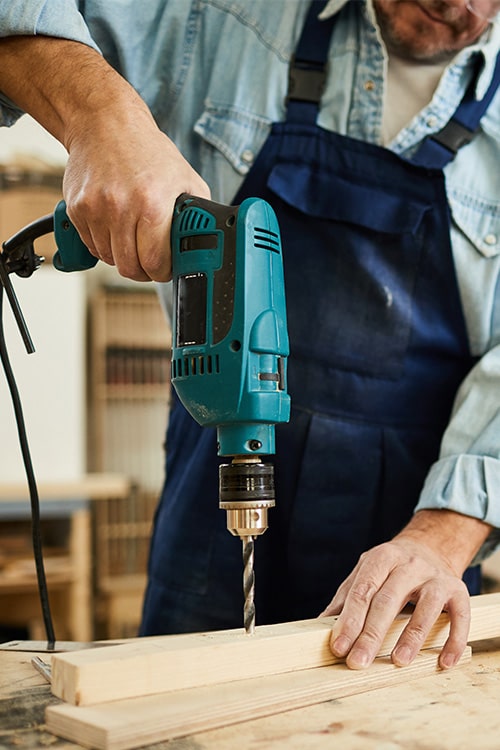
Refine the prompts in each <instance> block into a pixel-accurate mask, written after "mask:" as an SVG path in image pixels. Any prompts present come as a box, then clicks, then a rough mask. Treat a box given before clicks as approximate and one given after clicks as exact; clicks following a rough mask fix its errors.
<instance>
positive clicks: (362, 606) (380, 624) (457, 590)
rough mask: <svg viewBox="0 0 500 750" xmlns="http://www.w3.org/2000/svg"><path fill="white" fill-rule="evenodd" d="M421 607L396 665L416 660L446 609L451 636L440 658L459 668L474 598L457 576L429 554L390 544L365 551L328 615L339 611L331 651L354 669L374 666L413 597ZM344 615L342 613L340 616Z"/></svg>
mask: <svg viewBox="0 0 500 750" xmlns="http://www.w3.org/2000/svg"><path fill="white" fill-rule="evenodd" d="M410 600H411V601H413V602H414V603H415V607H414V609H413V612H412V614H411V616H410V618H409V620H408V624H407V625H406V627H405V629H404V631H403V632H402V634H401V635H400V637H399V639H398V641H397V643H396V645H395V647H394V649H393V652H392V661H393V663H394V664H395V665H396V666H401V667H403V666H407V665H408V664H410V663H411V662H412V661H413V659H414V658H415V656H416V655H417V654H418V652H419V651H420V650H421V648H422V647H423V646H424V644H425V641H426V639H427V637H428V635H429V632H430V630H431V628H432V626H433V625H434V623H435V621H436V619H437V618H438V617H439V615H440V614H441V612H442V611H443V610H445V611H447V612H448V614H449V617H450V632H449V637H448V639H447V641H446V643H445V645H444V646H443V649H442V651H441V654H440V657H439V665H440V667H441V668H442V669H448V668H450V667H453V666H454V665H455V664H456V663H457V662H458V660H459V659H460V657H461V655H462V653H463V651H464V648H465V646H466V644H467V638H468V633H469V626H470V602H469V595H468V592H467V588H466V587H465V585H464V584H463V582H462V581H461V580H460V579H459V578H458V577H457V576H455V575H453V574H451V573H450V571H449V570H446V567H445V566H440V565H439V562H438V561H436V560H435V559H432V560H429V559H428V557H427V556H426V554H425V552H424V553H423V554H422V553H421V551H420V550H419V554H418V555H417V554H415V550H413V551H412V552H411V553H410V554H408V550H404V549H403V548H402V547H401V546H400V545H397V544H394V543H388V544H385V545H381V546H380V547H377V548H374V549H373V550H370V551H369V552H368V553H365V554H364V555H363V556H362V557H361V558H360V561H359V562H358V565H357V566H356V568H355V569H354V571H353V572H352V573H351V575H350V576H349V578H347V579H346V581H344V583H343V584H342V585H341V586H340V588H339V590H338V591H337V593H336V594H335V596H334V598H333V599H332V601H331V602H330V604H329V605H328V607H327V608H326V609H325V611H324V612H323V613H322V614H325V615H326V614H328V615H332V614H338V615H339V616H338V618H337V621H336V623H335V625H334V626H333V630H332V637H331V649H332V652H333V653H334V655H335V656H337V657H339V658H345V660H346V664H347V666H348V667H349V668H351V669H364V668H366V667H368V666H369V665H370V664H371V663H372V662H373V660H374V659H375V657H376V656H377V654H378V653H379V651H380V648H381V646H382V643H383V641H384V638H385V636H386V634H387V632H388V630H389V628H390V626H391V624H392V622H393V621H394V619H395V617H396V616H397V615H398V614H399V613H400V612H401V610H402V609H403V607H404V606H405V604H406V603H407V602H408V601H410ZM339 613H340V614H339Z"/></svg>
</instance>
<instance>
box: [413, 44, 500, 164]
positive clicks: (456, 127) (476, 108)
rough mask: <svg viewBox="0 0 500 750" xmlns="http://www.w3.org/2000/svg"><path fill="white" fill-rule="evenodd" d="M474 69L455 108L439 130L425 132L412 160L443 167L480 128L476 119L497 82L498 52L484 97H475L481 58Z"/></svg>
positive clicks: (484, 109) (498, 80)
mask: <svg viewBox="0 0 500 750" xmlns="http://www.w3.org/2000/svg"><path fill="white" fill-rule="evenodd" d="M476 62H477V64H476V70H475V72H474V75H473V78H472V81H471V82H470V84H469V86H468V88H467V91H466V92H465V94H464V97H463V99H462V101H461V102H460V104H459V106H458V109H457V111H456V112H455V114H454V115H453V117H452V118H451V120H449V122H448V123H447V124H446V125H445V126H444V128H443V129H442V130H440V131H439V132H438V133H435V134H434V135H430V136H428V137H427V138H426V139H425V140H424V141H423V142H422V144H421V145H420V147H419V149H418V150H417V152H416V153H415V155H414V156H413V158H412V159H411V162H412V163H413V164H417V165H419V166H422V167H430V168H433V169H443V167H445V166H446V164H448V163H449V162H450V161H452V160H453V159H454V158H455V156H456V153H457V151H458V149H460V148H462V147H463V146H466V145H467V144H468V143H470V142H471V141H472V140H473V138H474V137H475V135H476V133H477V132H478V131H479V122H480V120H481V118H482V116H483V115H484V113H485V112H486V110H487V109H488V107H489V105H490V102H491V100H492V99H493V97H494V96H495V93H496V91H497V88H498V86H499V85H500V53H499V54H498V56H497V60H496V64H495V70H494V72H493V76H492V79H491V83H490V85H489V87H488V90H487V91H486V94H485V95H484V97H483V98H482V99H481V100H480V101H477V99H475V97H474V90H475V87H476V81H477V76H478V75H479V72H480V63H481V58H479V57H478V60H477V61H476Z"/></svg>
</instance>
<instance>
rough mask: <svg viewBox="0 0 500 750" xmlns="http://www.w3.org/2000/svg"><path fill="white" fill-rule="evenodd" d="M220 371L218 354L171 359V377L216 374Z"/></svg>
mask: <svg viewBox="0 0 500 750" xmlns="http://www.w3.org/2000/svg"><path fill="white" fill-rule="evenodd" d="M219 373H220V361H219V355H218V354H217V355H215V357H213V356H212V355H211V354H209V355H207V356H206V357H205V356H203V355H196V356H193V357H178V358H177V359H174V360H172V379H174V378H182V377H188V376H190V375H218V374H219Z"/></svg>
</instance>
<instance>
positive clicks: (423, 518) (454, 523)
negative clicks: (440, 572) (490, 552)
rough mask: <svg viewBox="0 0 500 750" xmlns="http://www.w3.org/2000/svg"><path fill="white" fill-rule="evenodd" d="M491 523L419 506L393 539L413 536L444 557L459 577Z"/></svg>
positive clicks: (476, 550)
mask: <svg viewBox="0 0 500 750" xmlns="http://www.w3.org/2000/svg"><path fill="white" fill-rule="evenodd" d="M491 530H492V527H491V526H490V525H489V524H487V523H484V521H481V520H479V519H477V518H472V517H470V516H466V515H462V514H461V513H456V512H454V511H450V510H438V509H436V510H420V511H418V512H417V513H415V515H414V516H413V517H412V518H411V520H410V521H409V523H408V524H407V525H406V526H405V528H404V529H403V530H402V531H401V532H400V533H399V534H398V535H397V536H396V537H395V539H394V541H404V540H406V539H413V540H414V541H416V542H418V543H419V544H422V545H424V546H425V547H428V548H429V549H430V550H431V551H432V552H433V553H435V554H436V555H439V556H440V557H442V558H443V560H444V561H445V563H446V564H447V565H448V567H449V568H450V571H452V572H453V573H455V575H457V576H459V577H461V576H462V574H463V573H464V571H465V569H466V568H467V567H468V565H469V564H470V563H471V561H472V560H473V558H474V557H475V555H476V553H477V552H478V550H479V549H480V547H481V546H482V544H483V543H484V542H485V540H486V538H487V537H488V535H489V534H490V532H491Z"/></svg>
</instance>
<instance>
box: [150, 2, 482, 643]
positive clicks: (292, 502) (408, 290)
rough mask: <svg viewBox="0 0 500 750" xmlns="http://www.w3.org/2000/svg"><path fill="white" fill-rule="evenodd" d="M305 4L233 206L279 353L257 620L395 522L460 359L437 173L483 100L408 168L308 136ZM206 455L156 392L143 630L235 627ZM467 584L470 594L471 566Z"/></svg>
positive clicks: (463, 345)
mask: <svg viewBox="0 0 500 750" xmlns="http://www.w3.org/2000/svg"><path fill="white" fill-rule="evenodd" d="M322 5H323V3H317V2H315V3H313V4H312V7H311V11H310V13H309V15H308V19H307V21H306V24H305V27H304V31H303V35H302V38H301V40H300V42H299V46H298V48H297V51H296V55H295V57H294V60H293V61H292V66H291V72H290V90H289V93H290V99H289V102H288V112H287V119H286V121H285V122H283V123H276V124H274V125H273V126H272V131H271V133H270V135H269V137H268V139H267V141H266V143H265V145H264V147H263V149H262V151H261V152H260V154H259V156H258V158H257V160H256V162H255V164H254V166H253V168H252V170H251V171H250V173H249V175H248V176H247V178H246V179H245V182H244V184H243V186H242V187H241V189H240V190H239V192H238V194H237V195H236V196H235V199H234V203H235V204H237V203H240V202H241V201H242V200H243V199H244V198H245V197H247V196H260V197H263V198H265V199H266V200H268V201H269V202H270V203H271V204H272V206H273V207H274V209H275V211H276V213H277V215H278V220H279V224H280V229H281V232H282V244H283V253H284V265H285V284H286V295H287V314H288V327H289V336H290V348H291V356H290V359H289V365H288V383H289V391H290V394H291V400H292V416H291V421H290V423H289V424H287V425H283V426H280V427H279V429H278V431H277V435H276V445H277V453H276V456H275V458H274V459H273V460H274V464H275V476H276V498H277V502H276V508H274V509H273V510H272V511H270V514H269V515H270V519H269V521H270V527H269V529H268V531H267V532H266V533H265V534H264V536H263V537H261V538H259V539H258V540H257V542H256V551H255V558H256V562H255V566H256V612H257V623H258V624H262V623H266V622H277V621H286V620H295V619H301V618H308V617H315V616H316V615H317V614H319V612H320V611H322V609H323V608H324V607H325V606H326V604H327V603H328V602H329V601H330V599H331V597H332V596H333V594H334V593H335V591H336V589H337V587H338V585H339V584H340V583H341V582H342V581H343V580H344V579H345V577H346V576H347V575H348V574H349V573H350V572H351V570H352V568H353V567H354V565H355V564H356V562H357V560H358V558H359V555H360V554H361V553H362V552H363V551H364V550H366V549H368V548H370V547H373V546H374V545H376V544H379V543H381V542H383V541H386V540H388V539H390V538H391V537H393V536H394V534H396V533H397V532H398V531H399V530H400V529H401V528H402V527H403V526H404V525H405V524H406V523H407V522H408V520H409V518H410V517H411V515H412V512H413V509H414V507H415V505H416V504H417V501H418V498H419V494H420V491H421V489H422V485H423V482H424V479H425V477H426V474H427V473H428V470H429V468H430V466H431V464H432V463H433V462H434V461H435V460H436V459H437V457H438V452H439V445H440V441H441V437H442V434H443V431H444V429H445V427H446V425H447V423H448V420H449V416H450V411H451V408H452V403H453V399H454V396H455V394H456V391H457V388H458V386H459V384H460V383H461V381H462V380H463V378H464V376H465V375H466V374H467V372H468V371H469V370H470V368H471V366H472V365H473V364H474V360H473V358H472V357H471V355H470V352H469V346H468V341H467V335H466V329H465V324H464V317H463V312H462V307H461V303H460V299H459V293H458V287H457V281H456V277H455V270H454V265H453V257H452V251H451V245H450V219H449V209H448V203H447V198H446V191H445V183H444V176H443V172H442V167H443V166H444V164H445V163H446V161H448V160H449V159H450V158H452V157H453V153H454V151H455V150H456V148H458V147H459V146H460V145H462V144H463V143H464V142H466V141H467V137H468V135H467V134H469V135H470V137H472V134H473V132H474V130H475V129H476V126H477V123H478V121H479V117H480V115H481V114H482V112H483V111H484V109H485V106H486V103H485V102H484V101H483V106H482V109H480V107H479V108H478V106H474V105H477V103H474V105H471V101H472V102H473V96H472V95H471V94H470V92H469V93H468V94H467V95H466V97H465V100H464V103H463V105H462V107H461V108H459V110H458V111H457V113H456V115H455V118H454V120H453V123H452V125H451V126H450V127H448V134H446V133H445V134H444V135H443V136H442V137H441V136H439V137H438V138H437V139H434V140H433V141H432V142H431V143H429V142H426V143H425V144H424V146H423V147H422V149H421V150H420V152H419V153H418V154H417V155H416V156H415V158H414V161H413V162H409V161H407V160H405V159H402V158H401V157H399V156H397V155H395V154H393V153H392V152H390V151H388V150H386V149H384V148H381V147H379V146H374V145H371V144H368V143H364V142H361V141H358V140H354V139H352V138H348V137H346V136H341V135H338V134H336V133H332V132H329V131H326V130H323V129H322V128H320V127H318V126H317V125H316V117H317V112H318V102H319V98H320V95H321V86H322V81H323V78H324V75H325V71H324V67H325V60H326V59H327V53H328V46H329V41H330V36H331V30H332V28H333V24H334V22H335V19H331V20H330V21H326V22H319V21H318V20H317V13H318V12H319V10H320V8H321V6H322ZM318 6H319V7H318ZM488 96H489V97H490V98H491V92H490V94H489V95H488ZM472 110H474V112H472ZM445 130H446V129H445ZM451 131H452V132H451ZM450 132H451V135H450ZM469 139H470V138H469ZM218 463H219V460H218V459H217V457H216V441H215V434H214V432H213V431H211V430H207V429H201V428H199V427H198V425H197V424H195V422H194V421H193V420H192V419H191V417H190V416H189V415H188V414H187V413H186V412H185V410H184V408H183V407H182V406H181V405H180V403H179V402H178V400H177V399H176V398H175V397H174V399H173V405H172V410H171V416H170V423H169V429H168V437H167V469H166V476H167V479H166V485H165V488H164V491H163V495H162V499H161V503H160V505H159V508H158V511H157V515H156V522H155V529H154V536H153V542H152V551H151V557H150V568H149V583H148V589H147V594H146V598H145V606H144V614H143V623H142V628H141V632H142V634H143V635H149V634H155V633H174V632H183V631H192V630H210V629H213V628H226V627H241V625H242V607H243V595H242V560H241V544H240V542H239V540H238V539H237V538H234V537H232V536H231V535H230V534H229V532H228V531H227V529H226V518H225V515H226V514H225V513H224V512H223V511H220V510H219V508H218ZM469 583H470V590H471V591H472V592H474V593H477V592H478V586H479V579H478V576H473V577H472V579H471V581H470V582H469Z"/></svg>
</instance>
